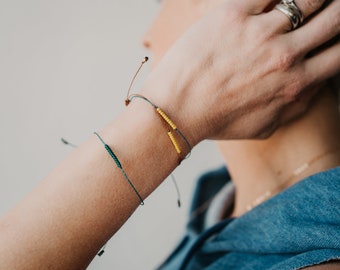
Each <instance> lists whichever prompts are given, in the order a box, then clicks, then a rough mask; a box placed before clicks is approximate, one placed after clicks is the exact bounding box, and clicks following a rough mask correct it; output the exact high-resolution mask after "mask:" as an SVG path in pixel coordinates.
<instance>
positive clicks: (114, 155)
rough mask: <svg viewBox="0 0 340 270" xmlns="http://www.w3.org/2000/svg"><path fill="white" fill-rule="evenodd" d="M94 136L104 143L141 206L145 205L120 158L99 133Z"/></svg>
mask: <svg viewBox="0 0 340 270" xmlns="http://www.w3.org/2000/svg"><path fill="white" fill-rule="evenodd" d="M94 134H95V135H96V136H97V137H98V139H99V140H100V141H101V142H102V144H103V145H104V147H105V149H106V151H107V152H108V153H109V154H110V156H111V157H112V159H113V161H114V162H115V163H116V165H117V167H118V169H119V170H120V171H121V172H122V174H123V176H124V178H125V179H126V181H127V182H128V184H129V185H130V187H131V188H132V189H133V191H134V192H135V193H136V195H137V197H138V199H139V200H140V204H141V205H144V201H143V198H142V196H141V195H140V194H139V192H138V191H137V189H136V188H135V186H134V185H133V183H132V181H131V180H130V178H129V177H128V176H127V174H126V172H125V170H124V169H123V166H122V164H121V163H120V161H119V159H118V157H117V156H116V154H115V153H114V152H113V151H112V149H111V147H110V146H109V145H107V144H106V143H105V142H104V140H103V139H102V138H101V137H100V136H99V134H98V133H97V132H94Z"/></svg>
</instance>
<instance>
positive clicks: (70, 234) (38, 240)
mask: <svg viewBox="0 0 340 270" xmlns="http://www.w3.org/2000/svg"><path fill="white" fill-rule="evenodd" d="M98 133H99V134H100V135H101V137H102V138H103V139H104V140H105V142H106V143H107V144H108V145H109V146H110V147H111V148H112V150H113V151H114V152H115V154H116V155H117V157H118V158H119V160H120V162H121V164H122V166H123V168H124V170H125V171H126V173H127V174H128V176H129V178H130V179H131V181H132V182H133V184H134V186H135V187H136V189H137V190H138V192H139V193H140V195H141V196H142V197H143V198H146V197H147V196H148V195H149V194H150V193H151V192H152V191H153V190H154V189H155V188H156V187H157V186H158V185H159V184H160V183H161V182H162V181H163V179H165V178H166V176H167V175H168V174H169V173H170V172H171V171H172V170H173V169H174V168H175V167H176V166H177V165H178V155H177V153H176V151H175V149H174V148H173V145H172V144H171V141H170V140H169V138H168V135H167V129H166V127H165V126H164V125H163V124H162V121H161V119H160V118H159V116H158V115H157V113H155V112H154V111H153V108H152V107H151V106H149V104H147V103H145V102H143V101H141V100H136V101H133V102H132V103H131V105H129V107H128V108H127V109H126V110H124V112H123V113H122V114H121V115H120V116H119V117H118V118H117V119H116V120H115V121H114V122H112V123H111V124H109V125H108V126H107V127H106V128H104V129H103V130H100V131H98ZM139 204H140V200H139V198H138V197H137V195H136V193H134V191H133V189H132V188H131V187H130V185H129V184H128V183H127V181H126V179H125V178H124V177H123V174H122V173H121V172H120V170H119V169H118V168H117V167H116V164H115V163H114V161H113V159H112V158H111V157H110V155H109V154H108V153H107V151H106V150H105V148H104V146H103V145H102V143H101V142H100V141H99V140H98V139H97V138H96V137H95V136H92V138H91V139H90V140H89V141H88V142H86V143H85V144H83V145H81V146H80V147H79V148H78V149H77V150H75V151H74V152H73V153H72V154H71V155H70V156H69V157H68V158H67V159H66V160H65V161H63V162H62V163H61V164H60V165H59V166H58V167H57V168H56V169H55V170H54V171H53V172H52V173H51V174H50V175H49V176H47V177H46V178H45V179H44V180H43V181H42V182H41V183H40V184H39V185H38V186H37V187H36V189H35V190H34V191H33V192H32V193H31V194H29V195H28V196H27V197H26V198H25V199H24V200H23V201H22V202H21V203H19V204H18V205H17V206H16V208H15V209H14V210H12V211H11V213H10V214H9V215H8V216H7V217H5V218H4V219H3V220H2V222H1V230H0V262H1V268H2V269H81V268H86V266H87V265H88V264H89V263H90V261H91V260H92V258H93V257H94V256H95V254H96V253H97V252H98V250H99V249H100V248H101V246H102V245H103V244H104V243H105V242H106V241H107V240H108V239H109V238H110V237H111V236H112V235H113V234H114V233H115V232H116V231H117V230H118V229H119V228H120V227H121V226H122V224H123V223H124V222H125V221H126V220H127V219H128V218H129V216H130V215H131V214H132V213H133V212H134V210H135V209H136V208H137V207H138V206H139Z"/></svg>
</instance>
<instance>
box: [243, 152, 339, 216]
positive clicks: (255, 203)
mask: <svg viewBox="0 0 340 270" xmlns="http://www.w3.org/2000/svg"><path fill="white" fill-rule="evenodd" d="M338 150H339V148H338V147H336V148H334V149H332V150H328V151H326V152H324V153H322V154H319V155H317V156H315V157H314V158H313V159H311V160H310V161H308V162H304V163H302V164H301V165H300V166H299V167H297V168H296V169H295V170H294V171H293V173H292V174H291V175H290V176H289V177H288V178H286V179H285V180H284V181H283V182H282V183H281V184H280V185H278V186H276V187H275V188H274V189H271V190H267V191H266V192H264V193H263V194H262V195H261V196H259V197H257V198H256V199H255V200H253V201H252V202H251V203H249V204H247V206H246V210H247V211H250V210H252V209H253V208H254V207H256V206H258V205H259V204H261V203H263V202H264V201H265V200H267V199H269V198H271V197H273V196H274V195H275V194H277V193H279V192H280V191H281V190H282V189H283V188H284V187H285V186H290V183H291V182H292V181H293V180H294V179H295V178H296V177H297V176H299V175H301V174H302V173H303V172H305V171H306V170H307V169H308V168H309V167H310V166H311V165H312V164H314V163H316V162H317V161H319V160H320V159H322V158H323V157H325V156H327V155H329V154H331V153H334V152H337V151H338Z"/></svg>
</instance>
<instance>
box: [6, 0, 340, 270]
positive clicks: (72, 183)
mask: <svg viewBox="0 0 340 270" xmlns="http://www.w3.org/2000/svg"><path fill="white" fill-rule="evenodd" d="M312 2H313V3H314V5H308V4H307V1H301V3H302V5H303V3H306V4H305V5H304V6H301V8H302V9H303V11H304V13H305V16H306V17H307V16H308V15H310V14H311V13H313V12H314V11H315V10H317V9H318V8H320V6H321V4H322V3H323V1H311V3H312ZM272 3H273V1H269V0H260V1H253V0H242V1H240V0H237V1H236V0H235V1H228V4H223V5H221V6H220V8H218V9H217V10H214V11H212V12H211V13H210V14H209V15H208V16H206V17H204V18H203V19H202V20H201V21H199V22H198V23H197V24H195V25H194V26H193V27H192V28H191V29H190V30H189V31H188V32H187V33H186V34H185V35H184V36H183V37H182V38H181V39H180V40H179V41H178V42H177V43H176V44H175V45H174V47H173V48H172V49H171V50H170V51H169V53H168V54H167V55H166V56H165V57H164V59H163V60H162V61H161V63H160V64H159V65H158V67H157V68H156V69H155V70H154V71H153V72H152V74H151V75H150V76H149V78H148V79H147V81H146V83H145V86H144V88H143V90H142V91H141V94H143V95H144V96H146V97H148V98H149V99H150V100H152V101H153V102H154V103H155V104H157V105H158V106H159V107H160V108H161V109H163V110H164V111H165V112H166V113H167V114H168V115H169V116H170V117H171V119H172V120H173V122H174V123H175V124H177V127H178V128H179V129H180V130H181V132H182V133H183V135H184V136H185V137H186V139H187V140H188V141H189V142H190V144H191V145H192V146H195V145H196V144H197V143H199V142H200V141H202V140H204V139H206V138H218V139H235V138H247V139H251V138H260V137H265V136H268V134H270V133H271V132H272V131H273V130H274V129H275V128H276V127H277V126H278V125H280V124H282V123H283V122H284V121H286V119H288V118H291V117H294V116H296V115H297V114H299V113H301V112H302V111H303V109H304V108H305V107H306V106H307V104H308V100H309V98H305V99H300V101H299V102H298V101H297V97H298V96H300V95H301V94H303V95H305V94H306V95H307V96H311V94H310V93H311V91H309V92H308V91H307V90H310V89H311V88H313V87H314V86H316V85H317V84H318V83H320V82H322V81H324V80H325V79H327V78H329V77H330V76H332V75H335V74H336V73H338V72H339V69H340V45H339V43H336V44H335V45H333V46H332V47H331V48H328V49H326V50H324V51H322V52H320V53H319V54H317V55H314V56H313V57H308V53H309V52H311V51H312V50H313V49H315V48H317V47H318V46H319V45H321V44H323V43H324V42H326V41H328V40H330V39H331V38H333V37H335V36H336V35H338V34H339V31H340V27H339V24H340V21H339V18H340V16H339V14H340V1H339V0H335V1H333V2H332V3H331V5H330V6H329V7H327V8H326V9H325V10H323V11H322V12H321V13H320V14H319V15H317V16H316V17H314V18H313V19H311V20H310V21H309V22H308V23H307V24H306V25H304V26H302V27H301V28H299V29H297V30H295V31H292V32H287V31H286V29H287V27H289V21H288V20H287V18H286V17H285V16H284V15H283V14H282V13H280V12H279V11H277V10H273V11H270V12H268V13H263V11H264V10H266V9H267V6H268V5H270V4H272ZM208 41H209V42H208ZM297 103H298V104H299V106H295V105H296V104H297ZM301 108H302V109H301ZM287 112H288V113H287ZM284 114H285V115H284ZM287 117H288V118H287ZM167 132H168V126H167V124H166V123H164V121H163V120H162V119H161V118H160V115H159V114H158V113H157V112H156V111H155V109H154V108H153V107H152V106H150V104H148V102H146V101H145V100H142V99H134V100H133V101H132V102H131V104H130V105H129V106H128V107H127V108H126V109H125V110H124V111H123V112H122V113H121V114H120V115H119V117H117V119H115V120H114V121H113V122H112V123H110V124H109V125H108V126H107V127H105V128H104V129H102V130H100V131H98V134H100V136H101V137H102V138H103V140H104V141H105V143H106V144H107V145H109V146H110V147H111V149H112V150H113V151H114V153H115V154H116V156H117V157H118V158H119V161H120V163H121V165H122V167H123V168H124V171H125V172H126V174H127V175H128V177H129V179H131V181H132V182H133V185H134V187H135V188H136V190H137V191H138V193H139V194H140V195H141V196H142V198H146V197H147V196H148V195H149V194H150V193H151V192H152V191H153V190H154V189H155V188H156V187H157V186H158V185H159V184H160V183H161V182H162V181H163V179H165V178H166V176H167V175H168V174H169V173H170V172H171V171H172V170H173V169H174V168H175V167H176V166H177V165H178V158H179V155H178V153H177V152H176V150H175V148H174V145H173V143H172V142H171V140H169V136H168V134H167ZM176 136H177V135H176ZM176 138H177V140H178V142H179V143H180V144H181V147H182V150H183V151H184V153H182V155H185V154H186V152H187V151H188V149H187V148H186V147H185V146H186V145H185V142H183V138H181V137H180V136H177V137H176ZM139 204H140V200H139V198H138V196H137V195H136V193H135V192H134V190H133V189H132V187H131V186H130V185H129V184H128V183H127V179H126V177H125V176H124V174H123V173H122V171H121V170H120V169H119V168H118V167H117V164H116V163H115V162H114V160H113V158H112V157H111V156H110V155H109V153H108V152H107V150H106V149H105V148H104V146H103V144H102V142H101V141H100V140H99V139H98V138H97V137H96V136H94V135H93V136H92V137H91V138H90V139H89V141H88V142H86V143H85V144H83V145H81V146H80V147H79V148H78V149H77V150H75V151H74V152H73V153H72V154H71V155H70V156H69V157H68V158H67V159H66V160H64V161H63V162H62V164H60V165H59V166H58V167H57V168H56V169H55V170H54V171H53V172H51V174H50V175H48V176H47V177H46V178H45V179H44V180H43V181H42V182H41V183H40V184H39V186H38V187H37V188H36V189H35V190H34V191H32V193H30V194H29V195H28V196H27V197H26V198H25V199H24V200H23V201H22V202H20V203H19V204H18V205H17V206H16V207H15V208H14V209H13V210H12V211H11V212H10V213H9V214H8V215H7V216H6V217H4V218H3V219H2V220H1V223H0V268H1V269H18V270H20V269H25V270H27V269H34V270H36V269H85V268H86V266H87V265H88V264H89V262H90V261H91V260H92V258H93V256H95V254H96V253H97V252H98V250H99V249H100V247H101V246H102V245H103V244H104V243H105V242H106V241H107V240H108V239H109V238H110V237H111V236H112V235H113V234H114V233H115V232H116V231H117V230H118V229H119V228H120V227H121V226H122V224H123V223H124V222H125V221H126V220H127V219H128V217H129V216H130V215H131V214H132V213H133V212H134V211H135V209H136V208H137V207H138V205H139Z"/></svg>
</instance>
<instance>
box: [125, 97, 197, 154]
mask: <svg viewBox="0 0 340 270" xmlns="http://www.w3.org/2000/svg"><path fill="white" fill-rule="evenodd" d="M135 98H139V99H142V100H144V101H146V102H147V103H149V104H150V105H151V106H152V107H153V108H154V109H155V110H156V112H157V113H158V114H159V115H160V117H161V118H162V119H163V120H164V121H165V122H166V123H167V124H168V125H169V126H170V127H171V128H172V130H173V131H175V132H176V133H177V134H178V135H179V136H180V137H181V138H182V139H183V141H184V142H185V144H186V145H187V147H188V149H189V152H188V154H187V155H186V156H185V157H184V159H187V158H188V157H189V156H190V154H191V149H192V147H191V144H190V143H189V141H188V139H187V138H186V137H185V136H184V135H183V133H182V132H181V131H180V130H179V129H178V127H177V126H176V125H175V123H174V122H173V121H172V120H171V119H170V117H169V116H168V115H167V114H166V113H165V112H164V111H163V110H162V109H161V108H159V107H158V106H157V105H156V104H154V103H153V102H152V101H151V100H149V99H148V98H146V97H144V96H142V95H139V94H132V95H130V96H129V97H128V98H127V99H126V100H125V105H126V106H128V105H129V104H130V102H131V101H132V100H133V99H135ZM168 136H169V138H170V140H171V142H172V144H173V146H174V148H175V150H176V152H177V154H179V155H180V154H181V148H180V146H179V143H178V142H177V140H176V138H175V136H174V134H173V132H171V131H169V132H168Z"/></svg>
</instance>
